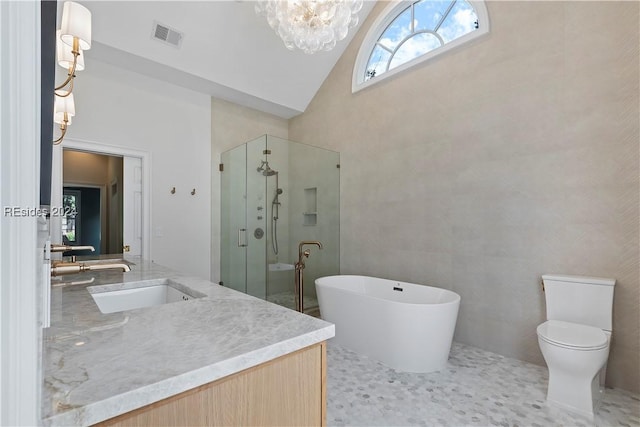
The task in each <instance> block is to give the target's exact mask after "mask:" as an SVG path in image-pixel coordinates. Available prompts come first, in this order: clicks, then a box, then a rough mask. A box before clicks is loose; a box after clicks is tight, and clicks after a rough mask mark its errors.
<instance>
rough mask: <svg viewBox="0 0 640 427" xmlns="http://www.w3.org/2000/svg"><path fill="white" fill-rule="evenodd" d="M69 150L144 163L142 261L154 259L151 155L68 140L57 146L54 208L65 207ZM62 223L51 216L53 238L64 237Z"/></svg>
mask: <svg viewBox="0 0 640 427" xmlns="http://www.w3.org/2000/svg"><path fill="white" fill-rule="evenodd" d="M65 148H68V149H71V150H76V151H84V152H87V153H95V154H103V155H107V156H121V157H137V158H139V159H140V160H141V162H142V258H143V259H145V260H151V153H150V152H149V151H143V150H134V149H131V148H128V147H121V146H117V145H109V144H103V143H101V142H96V141H87V140H82V139H74V138H65V139H64V140H63V141H62V144H60V145H57V146H54V147H53V178H52V183H51V206H62V187H63V180H62V150H63V149H65ZM61 233H62V220H61V219H60V217H54V216H52V217H51V235H52V236H60V235H61Z"/></svg>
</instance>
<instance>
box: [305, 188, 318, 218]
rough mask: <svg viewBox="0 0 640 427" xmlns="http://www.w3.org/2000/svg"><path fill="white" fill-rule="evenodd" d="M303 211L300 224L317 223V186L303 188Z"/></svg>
mask: <svg viewBox="0 0 640 427" xmlns="http://www.w3.org/2000/svg"><path fill="white" fill-rule="evenodd" d="M304 202H305V206H304V207H305V212H303V213H302V225H316V224H317V223H318V212H317V211H318V188H317V187H311V188H305V189H304Z"/></svg>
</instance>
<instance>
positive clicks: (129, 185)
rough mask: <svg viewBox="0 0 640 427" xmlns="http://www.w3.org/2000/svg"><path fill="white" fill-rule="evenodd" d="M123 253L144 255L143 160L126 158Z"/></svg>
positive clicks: (124, 160)
mask: <svg viewBox="0 0 640 427" xmlns="http://www.w3.org/2000/svg"><path fill="white" fill-rule="evenodd" d="M122 178H123V188H122V191H123V206H122V211H123V227H122V240H123V247H122V251H123V252H124V253H126V254H127V255H133V256H141V255H142V159H140V158H138V157H124V158H123V168H122Z"/></svg>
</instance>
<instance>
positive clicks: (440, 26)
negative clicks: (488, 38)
mask: <svg viewBox="0 0 640 427" xmlns="http://www.w3.org/2000/svg"><path fill="white" fill-rule="evenodd" d="M487 32H489V16H488V14H487V8H486V6H485V4H484V2H483V1H473V0H471V1H469V0H418V1H415V0H414V1H396V2H393V3H391V4H390V5H389V6H387V8H386V9H385V10H384V11H383V12H382V13H381V14H380V16H379V17H378V19H377V20H376V21H375V22H374V23H373V25H372V26H371V28H370V29H369V32H368V33H367V35H366V37H365V39H364V41H363V43H362V46H360V51H359V52H358V57H357V59H356V64H355V67H354V69H353V80H352V91H353V92H357V91H358V90H360V89H364V88H365V87H368V86H370V85H372V84H374V83H375V82H377V81H380V80H382V79H384V78H386V77H389V76H392V75H395V74H397V73H399V72H401V71H403V70H406V69H408V68H410V67H412V66H413V65H416V64H419V63H421V62H423V61H426V60H427V59H430V58H433V57H434V56H436V55H439V54H441V53H443V52H446V51H447V50H450V49H452V48H454V47H456V46H459V45H461V44H463V43H465V42H467V41H469V40H472V39H474V38H476V37H478V36H480V35H482V34H485V33H487Z"/></svg>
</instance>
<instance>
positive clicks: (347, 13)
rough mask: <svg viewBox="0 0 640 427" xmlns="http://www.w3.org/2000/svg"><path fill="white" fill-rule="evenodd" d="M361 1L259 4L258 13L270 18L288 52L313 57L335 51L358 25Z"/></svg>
mask: <svg viewBox="0 0 640 427" xmlns="http://www.w3.org/2000/svg"><path fill="white" fill-rule="evenodd" d="M362 1H363V0H260V1H259V2H258V3H257V4H256V13H257V14H258V15H263V16H266V17H267V21H268V22H269V25H270V26H271V28H273V29H274V30H275V32H276V33H277V34H278V35H279V36H280V38H281V39H282V41H284V45H285V46H286V47H287V49H289V50H294V49H295V48H296V47H297V48H298V49H300V50H302V51H303V52H304V53H309V54H311V53H315V52H318V51H320V50H331V49H333V48H334V47H335V45H336V43H337V42H338V41H340V40H342V39H344V38H345V37H346V36H347V33H348V32H349V28H353V27H355V26H356V25H358V12H359V11H360V9H362Z"/></svg>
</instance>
